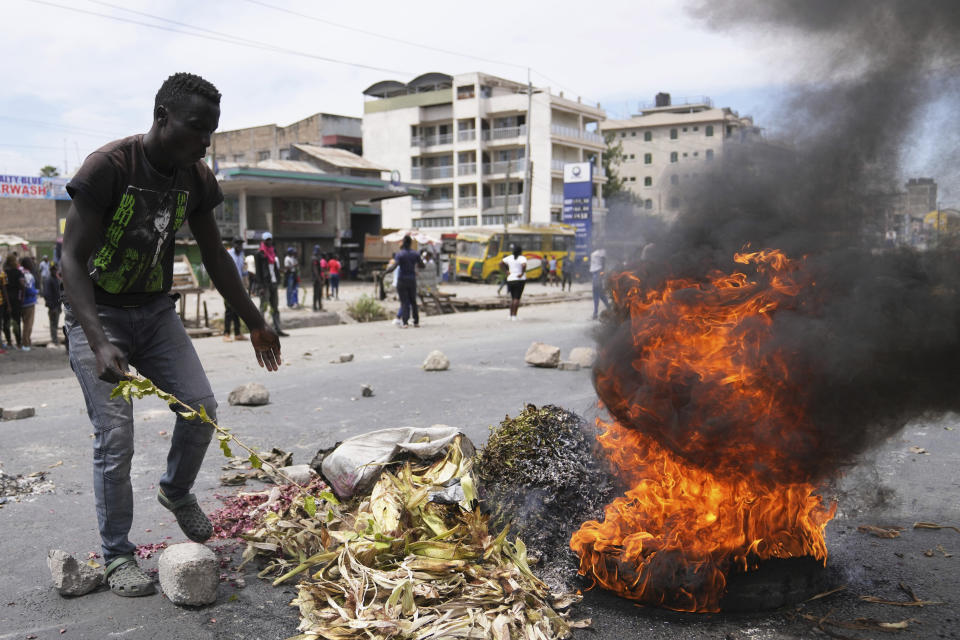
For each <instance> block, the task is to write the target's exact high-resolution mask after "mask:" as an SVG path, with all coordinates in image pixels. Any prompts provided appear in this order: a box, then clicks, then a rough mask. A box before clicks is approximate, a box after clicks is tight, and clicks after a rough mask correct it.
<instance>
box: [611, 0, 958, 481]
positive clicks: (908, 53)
mask: <svg viewBox="0 0 960 640" xmlns="http://www.w3.org/2000/svg"><path fill="white" fill-rule="evenodd" d="M689 10H690V12H691V13H692V14H693V15H695V16H697V17H699V18H701V19H702V20H703V21H704V22H705V23H706V24H707V25H709V26H710V27H711V28H715V29H722V30H731V31H737V30H749V29H754V30H762V31H764V32H767V33H773V34H786V35H792V36H799V38H798V39H795V40H794V41H797V40H799V41H800V42H802V43H804V49H803V51H800V52H797V55H798V56H800V57H802V58H803V59H804V60H806V61H807V66H806V67H805V69H806V72H805V73H806V75H805V76H804V77H802V78H798V79H796V84H795V86H801V87H803V88H802V89H797V90H794V91H792V92H791V93H790V94H789V95H788V96H787V97H786V99H785V100H784V101H783V103H782V105H781V109H780V114H781V117H782V118H783V120H784V122H783V123H782V124H781V126H780V127H779V129H780V130H782V131H786V132H787V136H786V140H787V143H786V144H780V143H773V142H771V141H765V142H760V143H755V144H743V145H736V144H731V145H725V151H724V154H723V158H722V161H721V162H718V163H717V164H718V165H719V167H718V168H717V170H716V171H714V172H712V173H711V174H709V175H708V176H706V177H704V178H701V179H700V180H698V181H696V182H694V183H693V184H690V185H689V186H687V187H686V188H685V191H684V193H683V205H682V208H681V211H680V213H679V214H678V216H677V218H676V220H674V221H673V223H672V224H671V225H670V226H669V227H668V228H667V229H665V230H663V231H658V232H656V233H651V234H646V235H644V237H643V238H642V241H641V244H647V243H649V242H650V241H652V242H653V243H654V246H653V247H648V249H647V250H646V251H644V252H643V258H644V259H643V260H642V261H640V260H633V261H631V262H629V263H628V264H627V266H626V268H625V271H627V272H630V273H633V274H634V275H635V276H636V278H633V279H630V280H629V284H630V286H631V287H634V289H633V291H632V292H630V291H628V290H627V280H626V279H617V278H614V279H612V282H613V283H614V284H613V287H614V290H615V297H617V298H618V299H619V300H620V301H621V302H622V301H624V300H625V299H626V297H627V296H629V295H643V292H644V291H645V290H658V289H659V288H661V287H662V286H663V284H664V283H665V282H667V281H668V280H670V279H673V278H678V277H682V278H689V279H692V280H694V281H696V282H700V283H703V282H706V281H707V278H708V276H709V275H710V274H712V273H717V272H721V273H732V272H735V271H739V272H744V273H747V275H748V276H749V277H750V278H751V279H758V280H763V279H764V278H768V277H769V275H764V274H763V273H758V272H756V271H755V270H752V269H751V267H749V266H745V265H740V264H735V263H734V262H733V256H734V254H735V253H736V252H738V251H741V250H742V249H743V248H744V247H750V248H751V249H754V250H756V249H779V250H782V251H783V252H785V253H786V254H787V255H788V256H789V257H790V258H792V259H798V260H802V267H801V270H802V273H803V276H804V280H806V281H808V282H810V283H815V285H814V286H809V287H806V288H804V289H803V290H802V291H801V292H800V293H799V294H798V295H797V297H796V299H795V300H794V301H793V303H791V304H790V305H787V306H785V307H783V308H781V309H778V310H777V311H776V312H774V313H773V314H772V324H771V336H772V337H771V338H770V339H769V340H768V341H766V342H765V343H764V344H761V345H759V346H758V348H757V349H756V351H755V352H752V353H749V354H744V358H745V360H746V361H747V362H748V363H749V364H750V365H751V366H755V367H758V368H763V367H765V366H768V365H769V362H770V358H771V356H772V354H777V355H778V356H779V357H783V358H784V359H785V361H786V363H787V365H788V369H789V371H790V372H791V376H790V382H789V384H787V385H786V386H785V387H784V389H783V390H782V393H784V394H786V395H789V396H790V400H791V402H796V403H798V405H799V406H803V407H804V411H805V414H806V421H805V424H806V425H807V427H806V431H805V432H803V433H796V432H791V431H790V430H789V429H788V430H786V431H785V430H783V429H781V428H780V427H781V426H782V425H771V424H770V423H769V422H768V421H764V420H759V421H757V422H756V423H754V424H742V423H741V422H739V421H738V416H737V415H736V413H732V414H725V412H724V408H722V407H708V406H697V403H698V402H699V401H700V399H701V398H702V397H705V395H706V394H703V393H701V391H702V390H701V389H699V388H698V384H700V383H699V382H698V381H697V380H696V379H695V378H694V379H689V378H684V379H682V380H680V379H678V380H674V381H672V383H671V384H672V385H673V388H672V392H671V393H670V397H668V398H665V397H663V396H664V387H663V385H654V384H650V381H648V380H644V379H643V378H642V376H641V375H640V374H638V367H637V366H636V362H635V361H636V360H637V359H638V358H639V357H640V354H641V352H642V351H643V349H644V348H647V347H651V346H652V345H651V344H649V343H648V344H643V343H637V341H636V338H635V332H634V326H633V325H634V324H635V323H642V322H644V321H649V319H644V318H637V317H634V318H631V317H630V316H629V313H628V312H627V311H626V310H625V309H624V308H623V307H622V306H620V307H619V308H618V309H617V310H615V311H614V312H613V313H612V314H610V316H609V319H608V321H607V322H606V323H605V325H604V327H603V328H602V330H601V337H600V349H599V352H600V353H599V360H598V363H597V367H596V369H595V371H596V372H597V373H596V374H595V383H596V386H597V392H598V395H599V396H600V398H601V400H603V401H604V403H605V404H606V405H607V407H608V408H609V409H610V410H611V412H612V413H613V414H614V415H615V417H616V418H617V419H618V420H619V421H620V422H621V423H623V424H624V425H627V426H631V427H633V428H636V429H639V430H642V431H644V432H646V433H648V434H649V435H651V436H652V437H654V438H656V439H657V440H658V441H659V442H661V443H663V444H665V445H666V446H668V447H670V448H671V449H672V450H674V451H675V452H677V453H678V454H680V455H683V456H685V457H686V458H687V459H688V460H690V461H691V462H693V463H695V464H698V465H701V466H703V467H705V468H718V467H723V466H728V467H729V466H731V465H732V466H734V467H737V468H738V469H740V470H742V471H745V472H750V473H753V474H754V475H757V476H759V477H761V478H766V479H770V480H773V481H811V482H818V481H821V480H823V479H825V478H827V477H829V476H830V475H832V474H833V473H834V472H835V471H836V470H837V468H838V466H839V465H841V464H843V463H846V462H849V461H851V460H852V459H853V458H854V457H855V456H856V455H857V454H858V453H861V452H863V451H864V450H866V449H868V448H870V447H871V446H872V445H874V444H877V443H878V442H880V441H882V440H883V439H885V438H887V437H889V436H890V435H891V434H893V433H895V432H896V431H897V430H899V429H901V428H902V427H903V426H904V425H905V424H906V423H907V422H908V421H910V420H912V419H915V418H917V417H920V416H922V415H923V414H925V413H929V412H938V413H939V412H946V411H960V252H958V251H957V250H955V249H953V248H947V247H945V246H944V245H946V244H947V243H943V244H942V245H941V246H938V247H933V248H931V249H929V250H925V251H918V250H914V249H910V248H892V247H885V246H884V244H883V230H884V225H885V219H884V214H885V205H884V202H883V196H882V194H883V193H884V192H885V191H886V192H889V190H891V189H893V188H896V186H897V185H899V184H902V183H903V176H902V175H901V173H900V166H899V159H900V158H901V157H902V156H903V154H904V151H905V150H906V149H907V148H908V145H909V144H910V142H911V139H910V137H909V135H910V133H911V131H912V130H913V127H914V125H915V124H916V120H917V118H918V117H922V114H923V113H924V109H925V108H926V106H927V105H929V103H930V102H931V100H933V99H952V100H953V101H954V102H953V104H955V105H960V102H957V99H958V98H960V91H958V89H957V88H958V83H957V82H956V78H955V76H956V75H957V74H956V71H957V70H958V69H960V38H957V37H956V34H957V33H960V3H958V2H956V0H930V1H923V0H806V1H802V2H801V1H796V0H740V1H735V0H731V1H723V0H720V1H718V0H711V1H709V2H707V1H703V2H697V3H694V4H692V5H690V7H689ZM945 79H950V81H945ZM947 90H949V91H952V92H953V93H952V95H948V96H944V93H943V92H944V91H947ZM957 131H958V130H956V129H955V130H954V131H944V137H945V138H948V140H945V143H946V144H944V147H953V148H956V147H957V138H958V137H960V136H958V134H957ZM727 149H729V151H728V150H727ZM952 171H953V172H955V171H956V168H955V167H954V168H953V169H952ZM944 172H945V173H948V172H949V169H948V168H947V167H944ZM634 255H636V256H639V252H637V253H635V254H634ZM637 281H639V283H640V284H639V288H637ZM618 287H619V289H618ZM689 295H690V296H698V295H705V296H706V295H708V294H706V293H704V292H703V291H700V290H698V288H697V287H696V286H693V287H691V288H690V292H689ZM608 374H612V375H608ZM611 380H615V381H616V382H615V383H611V382H610V381H611ZM631 406H632V407H650V406H658V407H666V408H667V412H668V413H669V415H667V416H659V417H658V418H657V419H650V418H649V417H648V416H647V415H646V414H645V413H644V412H643V411H637V410H636V409H630V407H631ZM694 413H698V414H700V415H704V414H706V415H710V416H711V418H710V420H709V421H708V424H707V426H706V428H704V427H703V425H702V424H701V425H699V429H700V430H699V431H698V432H697V433H693V432H691V424H692V423H691V421H690V420H688V418H689V416H690V415H692V414H694ZM744 438H747V440H750V441H752V442H755V443H762V444H765V445H769V446H770V447H772V448H773V450H777V451H779V452H780V453H781V454H782V455H783V456H784V457H785V458H786V460H787V464H785V465H782V466H781V467H779V468H771V467H769V466H768V465H767V464H766V463H765V461H763V460H757V459H755V458H753V457H752V456H749V455H744V449H743V448H742V447H741V445H742V443H743V439H744Z"/></svg>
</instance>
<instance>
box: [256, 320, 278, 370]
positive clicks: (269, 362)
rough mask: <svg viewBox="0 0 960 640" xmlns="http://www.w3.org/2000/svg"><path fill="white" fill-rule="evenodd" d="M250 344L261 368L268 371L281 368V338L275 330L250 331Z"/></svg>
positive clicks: (266, 328)
mask: <svg viewBox="0 0 960 640" xmlns="http://www.w3.org/2000/svg"><path fill="white" fill-rule="evenodd" d="M250 343H251V344H253V352H254V353H256V354H257V362H258V363H259V364H260V366H261V367H266V368H267V371H276V370H277V369H279V368H280V365H281V364H282V361H281V360H280V338H279V337H277V334H276V333H274V331H273V329H271V328H269V327H264V328H262V329H252V330H251V331H250Z"/></svg>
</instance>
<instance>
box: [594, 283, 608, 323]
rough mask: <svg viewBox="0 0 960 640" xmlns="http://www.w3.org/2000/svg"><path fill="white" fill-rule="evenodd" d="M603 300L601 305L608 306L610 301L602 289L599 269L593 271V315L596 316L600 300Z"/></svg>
mask: <svg viewBox="0 0 960 640" xmlns="http://www.w3.org/2000/svg"><path fill="white" fill-rule="evenodd" d="M601 300H603V307H604V308H607V307H609V306H610V302H609V301H608V300H607V294H606V293H605V292H604V290H603V276H601V275H600V272H599V271H595V272H594V273H593V317H594V318H596V317H597V311H599V309H600V301H601Z"/></svg>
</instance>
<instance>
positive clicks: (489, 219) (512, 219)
mask: <svg viewBox="0 0 960 640" xmlns="http://www.w3.org/2000/svg"><path fill="white" fill-rule="evenodd" d="M481 222H482V223H483V224H485V225H486V224H503V214H502V213H497V214H488V215H484V216H481ZM518 222H520V214H518V213H513V214H509V215H508V216H507V223H508V224H516V223H518Z"/></svg>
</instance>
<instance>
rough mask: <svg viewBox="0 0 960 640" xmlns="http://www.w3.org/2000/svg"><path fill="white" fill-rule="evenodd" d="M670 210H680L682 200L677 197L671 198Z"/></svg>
mask: <svg viewBox="0 0 960 640" xmlns="http://www.w3.org/2000/svg"><path fill="white" fill-rule="evenodd" d="M670 208H671V209H679V208H680V198H678V197H676V196H674V197H672V198H670Z"/></svg>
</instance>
